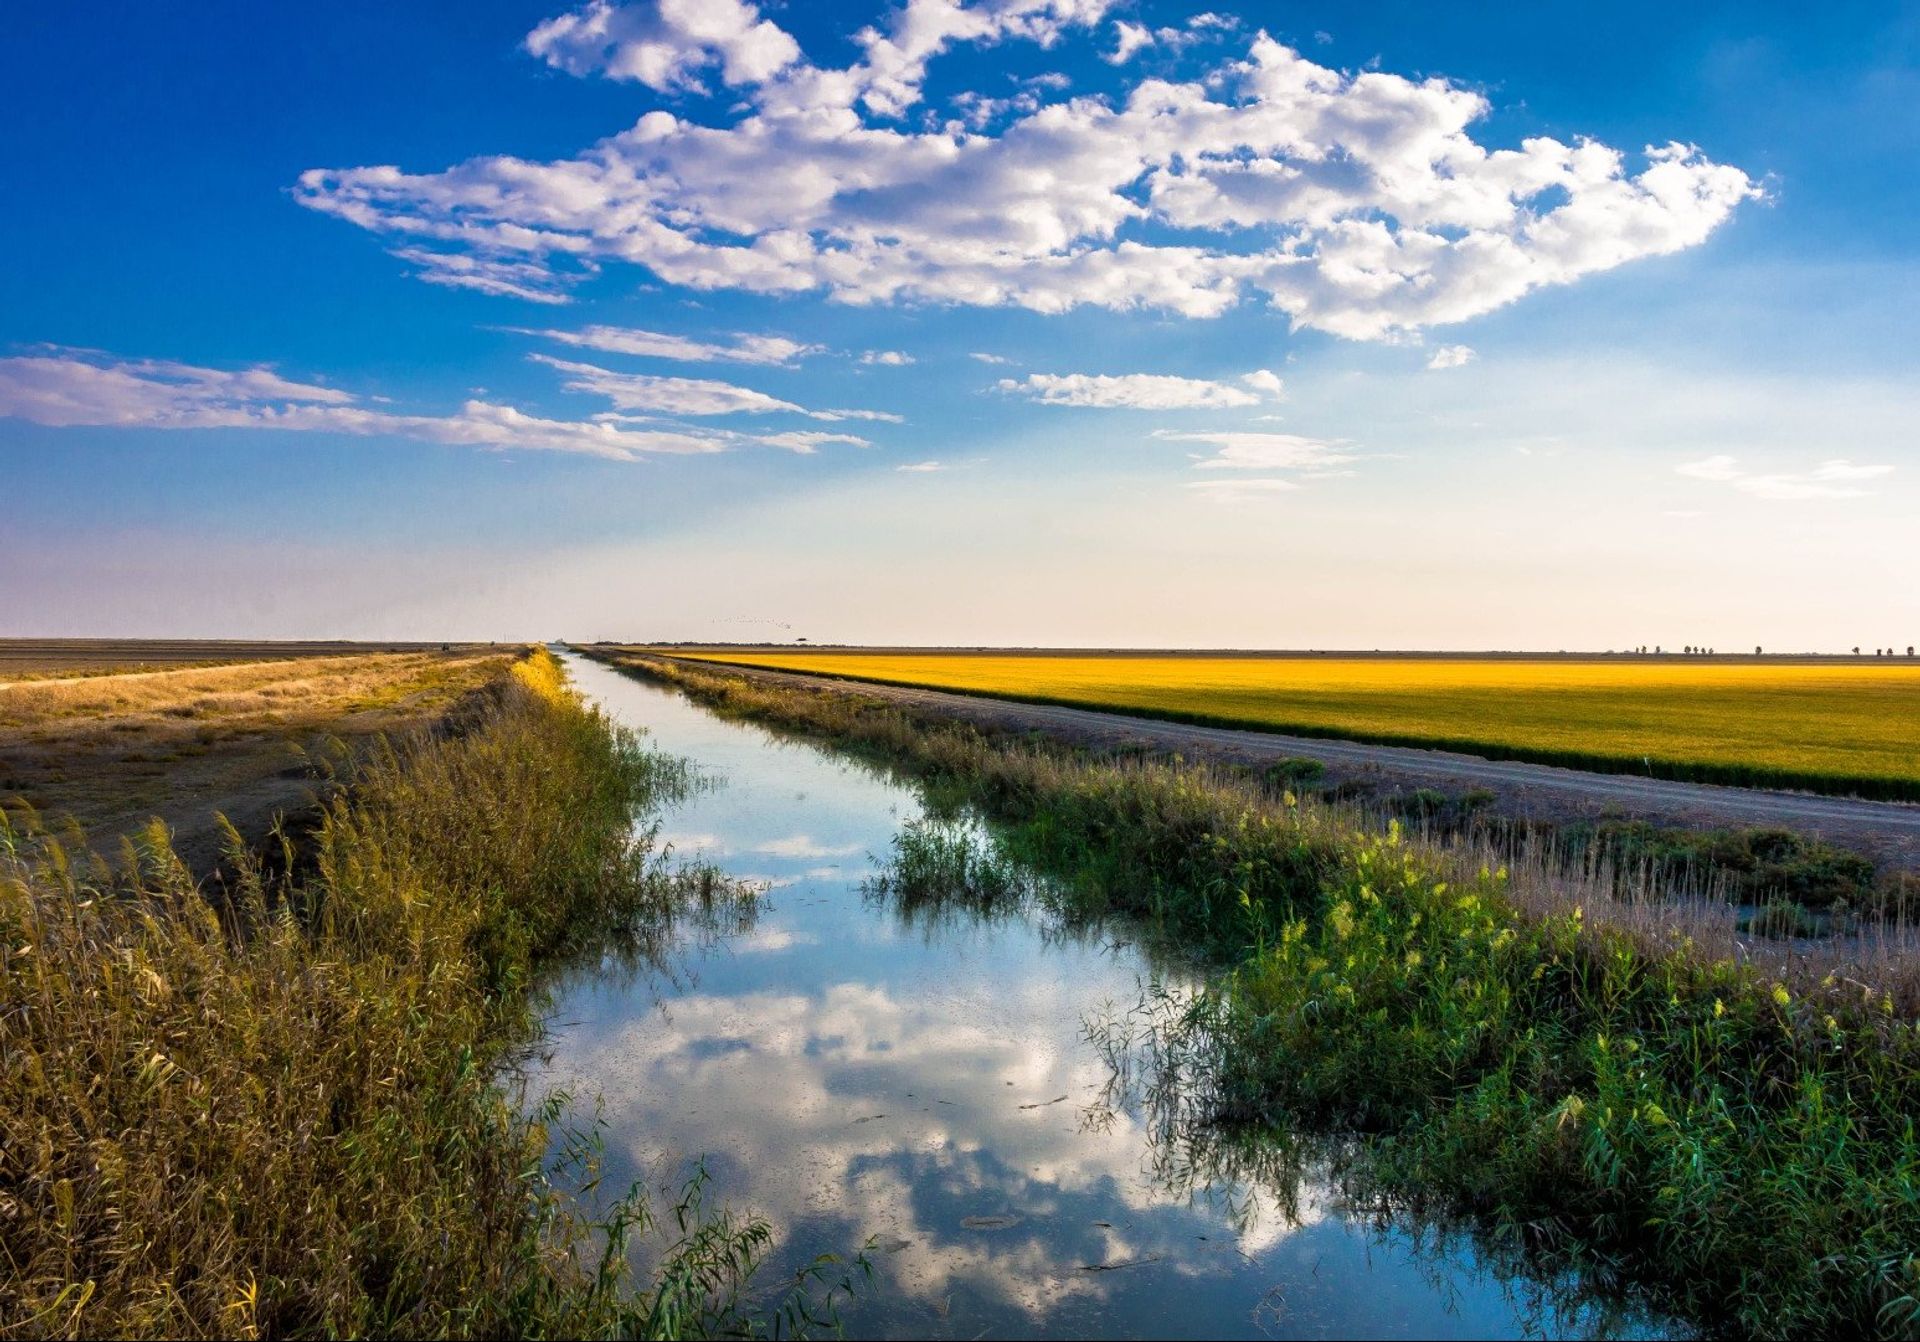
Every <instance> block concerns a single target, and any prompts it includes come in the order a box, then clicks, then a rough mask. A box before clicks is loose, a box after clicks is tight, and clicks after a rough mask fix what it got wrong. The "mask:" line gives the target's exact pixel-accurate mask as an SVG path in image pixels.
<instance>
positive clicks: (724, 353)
mask: <svg viewBox="0 0 1920 1342" xmlns="http://www.w3.org/2000/svg"><path fill="white" fill-rule="evenodd" d="M507 329H508V330H511V331H514V332H515V333H516V334H519V335H531V336H540V337H541V338H543V339H546V340H553V341H557V342H559V343H560V344H562V345H573V346H575V347H577V348H581V349H597V350H604V351H606V352H607V353H609V354H633V355H638V356H641V357H643V358H651V359H675V360H678V361H680V362H682V363H747V364H766V365H770V366H780V367H784V366H788V365H791V364H792V363H793V362H794V361H795V360H797V359H804V358H806V357H807V356H808V355H810V354H819V353H821V352H822V351H823V348H824V347H823V346H820V345H803V344H801V343H800V342H799V341H797V340H789V339H787V338H786V337H785V336H773V335H753V334H751V333H748V332H735V333H734V334H733V337H732V339H730V340H728V341H725V342H722V341H713V340H695V339H693V338H692V337H690V336H681V335H669V334H666V333H665V332H661V331H642V330H639V329H637V328H634V327H630V326H586V327H582V328H581V329H580V330H578V331H554V330H544V331H542V330H529V329H527V328H525V327H508V328H507Z"/></svg>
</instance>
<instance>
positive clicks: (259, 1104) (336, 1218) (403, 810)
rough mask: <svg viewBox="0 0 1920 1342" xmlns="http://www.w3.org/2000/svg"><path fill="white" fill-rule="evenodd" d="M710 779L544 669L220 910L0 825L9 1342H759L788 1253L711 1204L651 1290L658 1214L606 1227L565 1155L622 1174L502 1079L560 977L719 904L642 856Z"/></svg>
mask: <svg viewBox="0 0 1920 1342" xmlns="http://www.w3.org/2000/svg"><path fill="white" fill-rule="evenodd" d="M678 779H679V769H678V766H677V765H675V764H674V762H672V761H670V760H667V759H664V758H663V757H661V756H659V755H656V754H652V753H649V752H647V751H645V750H643V749H642V748H641V744H640V742H639V741H638V740H636V739H635V738H634V736H633V735H632V734H630V733H628V732H625V731H623V730H620V729H618V728H616V727H614V726H613V725H612V724H611V723H609V722H608V721H607V720H606V719H605V718H604V717H602V716H601V715H599V714H598V713H597V712H594V711H591V710H589V709H588V708H586V707H585V706H584V705H583V704H582V703H581V702H580V701H579V700H578V698H577V697H575V696H574V695H572V694H571V693H569V692H568V691H567V690H566V689H565V688H564V686H563V685H562V683H561V671H560V668H559V666H558V664H557V663H556V662H555V661H554V659H553V658H552V657H550V656H549V655H548V654H546V653H545V652H534V653H531V654H529V655H528V656H526V657H524V658H522V659H521V660H519V661H518V662H517V663H515V664H514V665H513V666H512V668H511V671H510V673H508V674H506V675H504V676H503V677H502V678H500V679H499V680H497V681H496V682H495V683H494V685H493V687H492V689H491V691H490V694H489V701H488V703H487V705H486V707H485V709H484V711H483V712H481V713H480V714H478V716H477V718H476V720H474V721H472V722H470V723H468V724H467V725H466V726H465V729H464V730H462V731H459V732H458V733H456V734H448V733H441V734H420V735H416V736H413V737H410V738H408V739H405V740H401V741H395V742H390V743H389V744H387V745H386V746H385V747H384V748H383V749H381V750H380V751H378V752H377V753H375V754H374V756H373V757H372V758H371V759H370V760H368V761H367V762H366V763H365V764H364V765H362V766H361V767H360V768H359V770H358V772H357V773H356V775H355V776H354V777H353V778H352V780H351V786H350V787H349V788H348V789H347V790H346V791H345V792H344V793H343V794H341V795H338V796H336V797H334V799H333V800H331V801H330V802H328V803H327V804H326V806H325V808H324V810H323V812H322V813H321V815H320V817H319V821H318V827H317V831H316V832H315V834H314V836H313V840H312V845H311V849H310V851H309V852H307V853H306V854H304V855H302V854H298V853H289V854H287V858H288V860H286V861H283V862H280V863H277V864H276V866H277V867H278V868H280V869H282V874H280V875H278V876H273V877H270V876H268V875H267V874H266V873H265V871H263V869H262V866H261V864H260V863H258V862H257V861H256V860H255V859H254V857H253V856H252V855H251V854H250V853H249V852H248V850H247V848H246V847H245V845H244V844H242V843H241V842H240V841H239V836H238V835H237V834H231V832H230V835H229V837H230V841H231V842H230V850H229V853H228V859H227V864H226V865H227V876H228V878H229V879H228V883H227V888H226V891H225V894H224V897H223V898H222V899H221V900H220V901H219V902H218V904H216V903H215V902H213V901H211V900H209V899H208V898H206V897H204V896H203V895H202V894H201V893H200V892H199V891H198V890H197V889H196V888H195V886H194V883H193V881H192V878H191V877H190V876H189V874H188V873H187V872H186V870H185V869H184V867H183V866H182V865H181V863H180V862H179V861H178V860H177V859H176V858H175V857H174V856H173V854H172V852H171V850H170V847H169V844H168V841H167V835H166V833H165V831H164V829H163V828H161V827H159V826H158V825H156V826H154V827H153V828H151V829H150V830H149V831H148V832H147V833H146V834H145V835H144V836H143V838H142V839H141V840H140V841H139V842H138V843H130V844H128V845H127V846H126V848H125V849H124V851H123V852H122V854H121V855H120V859H119V861H118V863H116V864H109V863H108V862H106V861H104V860H102V859H98V858H94V857H91V856H89V855H87V854H85V853H83V852H81V851H77V850H76V849H75V848H74V847H73V846H72V845H71V844H69V843H63V842H61V841H59V840H58V839H56V838H54V837H52V836H49V835H47V834H44V833H40V832H36V831H34V830H33V829H32V828H31V827H25V828H23V827H22V826H21V825H20V824H19V823H18V822H17V820H16V822H12V823H10V822H6V821H4V820H0V1336H5V1337H9V1338H11V1337H34V1336H73V1337H78V1336H99V1335H103V1334H106V1335H128V1336H188V1335H192V1336H235V1337H256V1336H274V1337H282V1336H292V1337H299V1336H318V1335H329V1336H332V1335H395V1336H439V1335H460V1336H475V1335H480V1336H492V1335H502V1334H525V1335H561V1336H578V1335H585V1334H594V1335H600V1334H614V1333H622V1334H642V1335H649V1336H651V1335H685V1334H698V1333H702V1332H707V1331H714V1330H725V1329H729V1328H732V1327H734V1326H736V1325H738V1324H739V1323H740V1321H741V1316H740V1315H739V1314H738V1310H737V1299H738V1290H739V1288H740V1286H741V1285H742V1283H743V1282H744V1279H745V1275H746V1273H747V1272H748V1271H749V1270H750V1268H751V1264H752V1262H753V1260H754V1258H755V1256H756V1255H757V1253H758V1250H759V1248H760V1246H761V1245H762V1244H764V1242H765V1239H766V1234H767V1231H766V1227H765V1226H764V1225H763V1224H761V1223H759V1222H754V1221H751V1220H747V1221H740V1220H733V1219H729V1218H725V1217H715V1216H713V1215H707V1214H702V1213H701V1212H700V1211H699V1206H698V1198H697V1196H695V1197H693V1198H691V1199H690V1200H689V1201H687V1202H685V1203H683V1205H682V1206H681V1207H680V1208H678V1209H677V1212H678V1221H677V1223H676V1226H675V1227H670V1228H669V1230H668V1234H669V1236H670V1238H672V1239H674V1241H675V1243H676V1246H677V1247H674V1248H672V1249H670V1251H669V1252H668V1254H667V1257H666V1266H665V1268H664V1269H663V1271H662V1276H661V1278H660V1280H659V1282H657V1283H644V1282H639V1283H637V1282H633V1281H630V1280H628V1279H627V1278H626V1275H625V1262H626V1259H625V1255H624V1252H623V1246H624V1243H625V1239H626V1237H628V1236H630V1235H632V1234H634V1233H637V1232H638V1231H639V1230H641V1229H643V1228H645V1227H646V1226H647V1225H648V1224H649V1220H648V1216H647V1212H646V1209H645V1207H644V1206H643V1205H642V1204H639V1203H636V1202H634V1201H630V1200H627V1201H622V1202H620V1203H618V1204H616V1208H615V1211H614V1213H613V1215H612V1217H611V1218H610V1219H607V1220H603V1221H602V1222H601V1223H599V1224H597V1225H595V1224H589V1223H587V1222H586V1221H585V1220H583V1219H582V1217H581V1216H580V1215H579V1214H578V1213H576V1212H574V1211H572V1210H571V1206H572V1204H571V1203H569V1202H568V1201H567V1200H566V1199H564V1198H562V1197H561V1196H560V1195H559V1193H558V1192H557V1191H556V1189H555V1186H554V1185H553V1184H552V1183H551V1182H550V1180H549V1178H548V1165H547V1162H548V1159H549V1156H548V1153H549V1150H550V1149H551V1148H554V1147H556V1146H557V1147H558V1149H559V1150H560V1151H561V1152H562V1153H563V1155H565V1156H567V1157H568V1158H569V1159H572V1160H575V1161H577V1160H579V1159H581V1158H583V1157H584V1156H585V1154H587V1153H588V1151H589V1150H590V1148H589V1147H587V1146H585V1145H583V1144H582V1143H581V1142H579V1141H566V1142H556V1141H555V1140H554V1138H553V1136H552V1134H550V1132H549V1125H550V1124H551V1123H553V1122H555V1121H557V1120H558V1119H559V1118H560V1116H561V1114H562V1112H563V1111H562V1110H561V1109H560V1108H559V1107H558V1106H549V1107H547V1108H546V1109H544V1110H541V1111H539V1112H536V1113H535V1114H533V1115H531V1116H529V1115H526V1114H523V1113H522V1111H521V1110H520V1109H519V1108H518V1107H517V1106H516V1105H515V1104H514V1103H513V1102H512V1100H511V1098H510V1096H509V1093H508V1091H507V1090H506V1089H504V1088H503V1086H502V1084H501V1080H500V1073H499V1065H500V1064H501V1062H502V1060H503V1059H504V1058H506V1057H507V1055H508V1054H509V1052H510V1050H512V1049H513V1048H514V1046H515V1045H516V1044H519V1043H522V1042H523V1041H525V1040H526V1039H527V1038H528V1037H529V1035H530V1034H531V1032H532V1031H533V1030H534V1028H535V1027H536V1024H537V1022H536V1020H535V1017H534V1009H533V1007H532V1005H531V1003H530V998H529V995H528V994H527V993H526V992H525V991H524V989H525V986H526V985H527V983H528V982H529V979H530V977H531V976H532V975H533V974H534V973H535V971H536V969H537V967H538V966H539V965H540V964H542V963H543V962H545V961H548V960H551V959H552V958H553V957H555V956H556V955H559V954H563V953H565V951H566V950H567V949H568V948H569V947H570V946H574V945H580V944H585V943H589V942H595V941H597V940H598V939H600V938H603V937H605V936H607V935H609V934H614V933H618V932H619V931H621V930H623V929H625V930H628V931H631V930H633V929H635V928H638V927H642V926H644V925H646V924H648V923H649V922H650V921H657V920H658V919H659V918H661V917H664V916H668V915H670V914H671V912H672V910H673V909H675V908H676V907H678V906H679V905H680V904H681V903H683V902H684V900H685V899H687V898H688V897H689V894H688V891H687V888H686V886H685V883H683V882H680V881H677V880H676V879H675V878H673V877H671V876H669V875H668V874H666V873H665V872H664V871H662V870H661V869H659V868H658V867H657V866H656V865H655V864H654V863H653V862H652V861H651V859H650V855H649V837H650V836H649V834H648V833H647V832H646V831H645V830H644V829H642V830H639V831H638V832H636V830H635V825H634V822H635V821H636V819H637V818H640V817H643V816H644V815H645V814H646V813H647V812H648V811H649V810H651V809H652V808H654V807H656V806H657V805H658V804H659V803H660V802H661V801H662V800H663V799H664V798H665V797H667V796H668V795H670V794H671V792H672V791H673V789H674V787H675V786H676V785H677V782H678ZM289 872H295V873H298V874H297V875H294V874H287V873H289ZM704 888H705V889H706V890H707V891H708V893H709V896H710V897H711V895H712V888H713V887H712V882H711V880H710V879H708V880H707V881H706V882H704ZM691 1191H692V1192H693V1193H695V1194H697V1192H698V1187H697V1185H696V1186H695V1187H694V1188H693V1189H692V1190H691Z"/></svg>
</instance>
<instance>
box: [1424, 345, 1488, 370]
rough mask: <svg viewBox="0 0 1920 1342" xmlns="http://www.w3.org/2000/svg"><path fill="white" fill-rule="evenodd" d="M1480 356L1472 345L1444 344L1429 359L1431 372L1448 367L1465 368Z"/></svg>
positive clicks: (1428, 363)
mask: <svg viewBox="0 0 1920 1342" xmlns="http://www.w3.org/2000/svg"><path fill="white" fill-rule="evenodd" d="M1479 357H1480V356H1479V355H1478V354H1476V353H1475V352H1474V349H1473V346H1471V345H1442V346H1441V347H1440V348H1439V349H1437V350H1435V351H1434V352H1433V357H1432V358H1430V359H1428V360H1427V369H1428V371H1429V372H1439V371H1441V370H1444V369H1448V368H1465V367H1466V366H1467V365H1468V364H1470V363H1472V362H1473V361H1474V360H1475V359H1477V358H1479Z"/></svg>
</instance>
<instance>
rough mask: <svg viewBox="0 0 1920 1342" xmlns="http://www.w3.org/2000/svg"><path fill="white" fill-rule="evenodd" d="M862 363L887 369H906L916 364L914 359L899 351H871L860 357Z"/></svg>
mask: <svg viewBox="0 0 1920 1342" xmlns="http://www.w3.org/2000/svg"><path fill="white" fill-rule="evenodd" d="M860 362H861V363H864V364H879V365H881V366H882V367H886V368H905V367H906V366H907V365H908V364H910V363H913V362H914V357H913V356H912V355H911V354H907V353H904V352H903V351H901V350H897V349H870V350H868V351H867V352H866V353H865V354H862V355H861V356H860Z"/></svg>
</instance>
